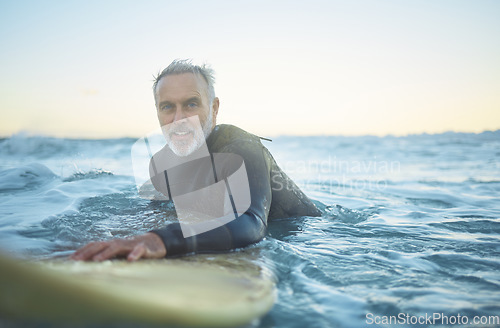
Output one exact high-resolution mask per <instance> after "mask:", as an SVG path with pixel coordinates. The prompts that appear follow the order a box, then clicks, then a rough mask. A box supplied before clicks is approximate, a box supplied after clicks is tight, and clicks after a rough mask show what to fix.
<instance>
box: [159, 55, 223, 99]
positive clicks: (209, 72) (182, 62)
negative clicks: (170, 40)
mask: <svg viewBox="0 0 500 328" xmlns="http://www.w3.org/2000/svg"><path fill="white" fill-rule="evenodd" d="M183 73H193V74H195V75H200V76H202V77H203V79H204V80H205V82H207V85H208V87H207V98H208V100H209V101H208V103H209V105H210V107H212V103H213V101H214V99H215V89H214V84H215V76H214V75H215V72H214V70H213V69H212V68H211V67H210V66H209V65H208V64H202V65H194V64H193V62H192V60H191V59H175V60H174V61H173V62H172V63H171V64H170V65H168V66H167V68H165V69H164V70H163V71H161V72H160V73H158V75H157V76H156V77H155V80H154V83H153V93H154V97H155V103H156V87H157V86H158V82H160V80H161V79H162V78H163V77H165V76H167V75H175V74H183Z"/></svg>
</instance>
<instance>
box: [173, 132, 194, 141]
mask: <svg viewBox="0 0 500 328" xmlns="http://www.w3.org/2000/svg"><path fill="white" fill-rule="evenodd" d="M192 134H193V132H192V131H175V132H172V133H170V137H171V138H172V139H174V140H186V139H188V138H190V137H191V135H192Z"/></svg>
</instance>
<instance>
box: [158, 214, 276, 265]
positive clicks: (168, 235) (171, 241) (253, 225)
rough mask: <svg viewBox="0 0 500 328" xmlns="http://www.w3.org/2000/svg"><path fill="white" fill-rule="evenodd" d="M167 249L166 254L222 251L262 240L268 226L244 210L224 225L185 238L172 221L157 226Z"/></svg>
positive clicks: (176, 224) (178, 225) (177, 224)
mask: <svg viewBox="0 0 500 328" xmlns="http://www.w3.org/2000/svg"><path fill="white" fill-rule="evenodd" d="M152 232H153V233H156V234H157V235H158V236H160V238H161V239H162V241H163V243H164V244H165V248H166V249H167V256H175V255H181V254H187V253H193V252H195V253H207V252H222V251H228V250H231V249H235V248H241V247H245V246H248V245H251V244H253V243H256V242H258V241H260V240H261V239H262V238H263V237H264V235H265V232H266V226H265V225H264V223H263V221H262V220H261V219H260V218H257V217H255V216H254V215H253V214H251V213H244V214H243V215H241V216H239V217H238V218H237V219H235V220H233V221H231V222H229V223H226V224H225V225H223V226H221V227H219V228H216V229H213V230H210V231H207V232H204V233H201V234H199V235H194V236H191V237H188V238H184V236H183V235H182V231H181V226H180V224H179V223H172V224H169V225H168V226H166V227H165V228H163V229H159V230H154V231H152Z"/></svg>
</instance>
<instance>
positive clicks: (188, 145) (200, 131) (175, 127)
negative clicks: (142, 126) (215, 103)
mask: <svg viewBox="0 0 500 328" xmlns="http://www.w3.org/2000/svg"><path fill="white" fill-rule="evenodd" d="M212 114H213V109H212V106H210V112H209V113H208V117H207V120H206V121H205V123H204V124H203V126H202V127H201V126H197V127H193V126H191V125H190V124H189V123H187V122H186V123H181V124H176V123H172V125H171V126H170V128H169V130H168V132H167V133H166V135H165V140H166V141H167V145H168V147H169V148H170V149H171V150H172V151H173V152H174V154H175V155H177V156H180V157H184V156H188V155H190V154H192V153H193V152H194V151H195V150H197V149H198V148H200V147H201V146H202V145H203V144H204V143H205V139H206V138H207V137H208V136H209V135H210V132H212V124H213V118H212V116H213V115H212ZM187 120H189V118H188V119H187ZM187 120H186V121H187ZM176 132H179V133H184V132H187V133H193V138H192V139H191V140H190V141H182V140H179V141H174V140H172V139H171V137H170V136H171V135H172V134H173V133H176Z"/></svg>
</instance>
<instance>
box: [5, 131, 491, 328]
mask: <svg viewBox="0 0 500 328" xmlns="http://www.w3.org/2000/svg"><path fill="white" fill-rule="evenodd" d="M135 141H136V140H135V139H129V138H125V139H105V140H76V139H59V138H50V137H42V136H29V135H25V134H17V135H13V136H11V137H9V138H5V139H2V140H0V250H1V252H2V253H6V254H9V255H12V256H18V257H24V258H29V259H34V260H37V259H44V258H51V257H63V256H67V255H69V254H71V253H72V251H74V250H75V249H76V248H78V247H80V246H82V245H84V244H85V243H87V242H89V241H93V240H106V239H110V238H114V237H125V236H130V235H133V234H138V233H143V232H147V231H149V230H151V229H154V228H157V227H159V226H162V225H165V224H167V223H168V222H170V221H172V220H173V208H172V207H171V206H169V205H167V204H162V203H159V202H151V201H148V200H145V199H141V198H139V196H138V194H137V190H136V187H135V182H134V177H133V169H132V162H131V156H130V151H131V146H132V145H133V143H134V142H135ZM264 143H265V145H266V146H267V147H268V148H269V149H270V150H271V152H272V153H273V155H274V157H275V159H276V160H277V162H278V163H279V164H280V166H281V167H282V168H283V169H284V170H285V171H286V172H287V173H288V174H289V175H290V176H291V177H292V178H293V179H294V180H295V181H296V182H297V183H298V184H299V185H300V186H301V187H302V188H303V190H304V191H305V192H306V193H307V194H308V195H309V196H310V197H311V198H313V199H315V200H317V201H319V202H321V203H322V204H324V215H323V216H322V217H319V218H316V217H297V218H287V219H280V220H272V221H270V222H269V226H268V235H267V237H266V238H265V240H263V241H262V242H260V243H258V244H256V245H254V246H252V247H254V248H257V249H259V250H260V254H261V255H262V265H263V266H266V267H267V268H268V269H269V270H270V271H271V272H272V273H273V275H274V276H275V277H276V281H277V297H278V298H277V302H276V304H275V306H274V307H273V309H272V310H271V312H269V313H268V314H267V315H266V316H264V317H263V318H261V319H260V320H258V321H256V322H254V323H253V325H252V326H253V327H297V328H298V327H300V328H302V327H357V328H360V327H429V326H436V327H439V326H444V327H450V326H453V327H455V326H457V327H500V322H499V321H498V320H500V131H495V132H484V133H481V134H462V133H445V134H439V135H411V136H406V137H391V136H388V137H372V136H366V137H334V136H324V137H294V136H286V137H278V138H275V139H274V140H273V141H272V142H266V141H264ZM165 213H167V215H165ZM168 213H171V214H168ZM431 317H432V318H433V320H434V321H432V322H431V321H429V319H430V318H431ZM389 319H391V320H395V319H398V320H399V321H398V322H395V321H391V322H387V320H389ZM425 320H426V321H425ZM395 323H396V324H395ZM465 323H466V324H465Z"/></svg>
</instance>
